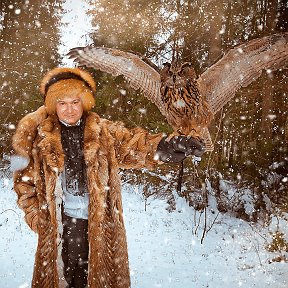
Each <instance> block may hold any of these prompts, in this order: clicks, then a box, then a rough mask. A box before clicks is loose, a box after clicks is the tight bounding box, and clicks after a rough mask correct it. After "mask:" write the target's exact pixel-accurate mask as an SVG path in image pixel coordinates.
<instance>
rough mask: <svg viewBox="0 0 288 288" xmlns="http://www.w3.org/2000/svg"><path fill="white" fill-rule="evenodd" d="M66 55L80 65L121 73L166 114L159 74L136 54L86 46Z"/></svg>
mask: <svg viewBox="0 0 288 288" xmlns="http://www.w3.org/2000/svg"><path fill="white" fill-rule="evenodd" d="M68 56H69V58H71V59H74V62H77V63H79V64H80V65H81V66H86V67H91V68H94V69H98V70H100V71H103V72H107V73H110V74H112V75H113V76H119V75H122V76H123V77H124V78H125V79H126V80H127V81H128V82H129V84H130V86H131V87H132V88H133V89H135V90H138V89H140V91H141V92H142V93H143V94H144V95H145V96H146V97H147V98H148V99H149V100H150V101H152V102H153V103H154V104H155V105H156V106H157V107H158V109H159V110H160V112H161V113H162V114H163V115H164V116H165V117H166V116H167V115H166V111H165V106H164V103H163V101H162V99H161V94H160V86H161V82H160V74H159V73H158V72H157V71H156V70H155V69H154V68H152V67H151V66H149V65H148V64H146V63H145V62H144V61H143V60H142V59H140V58H139V57H138V56H137V55H135V54H133V53H129V52H124V51H120V50H118V49H113V48H104V47H92V46H86V47H76V48H73V49H71V50H70V51H69V53H68Z"/></svg>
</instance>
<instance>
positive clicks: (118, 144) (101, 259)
mask: <svg viewBox="0 0 288 288" xmlns="http://www.w3.org/2000/svg"><path fill="white" fill-rule="evenodd" d="M60 129H61V127H60V125H59V122H58V119H57V117H56V116H48V115H47V113H46V110H45V108H44V107H40V108H39V109H38V110H37V111H35V112H33V113H30V114H28V115H27V116H25V117H24V118H23V119H22V120H21V121H20V122H19V124H18V127H17V130H16V133H15V135H14V136H13V148H14V151H15V154H16V155H19V156H22V157H25V158H26V159H27V160H28V161H27V162H28V163H29V164H28V165H27V166H26V167H25V168H23V169H21V170H18V171H16V172H15V173H14V190H15V191H16V193H17V195H18V205H19V206H20V207H21V208H22V209H23V210H24V213H25V220H26V222H27V224H28V225H29V226H30V228H31V229H32V230H33V231H35V232H36V233H37V234H38V246H37V252H36V256H35V264H34V273H33V280H32V287H41V288H48V287H51V288H56V287H61V286H62V284H63V283H62V282H63V279H64V278H63V271H62V270H61V268H62V267H63V262H61V261H62V259H61V241H60V239H61V228H62V223H61V213H59V211H60V210H61V200H62V191H61V187H60V186H61V185H59V184H58V183H59V174H60V173H61V171H63V168H64V153H63V149H62V145H61V131H60ZM162 137H163V135H162V134H155V135H151V134H148V133H147V132H146V131H145V130H142V129H141V128H135V129H131V130H128V129H126V128H125V127H124V126H123V124H122V123H119V122H110V121H108V120H105V119H101V118H100V117H99V116H98V115H97V114H96V113H93V112H89V113H88V115H87V118H86V125H85V130H84V158H85V163H86V166H87V178H88V190H89V195H90V196H89V197H90V200H89V219H88V239H89V247H90V250H89V251H90V252H89V271H88V287H91V288H93V287H94V288H104V287H105V288H128V287H130V275H129V265H128V253H127V243H126V232H125V227H124V222H123V211H122V210H123V209H122V200H121V187H120V177H119V168H141V167H147V168H149V167H153V166H155V165H156V164H158V163H157V161H156V160H154V153H155V150H156V147H157V145H158V143H159V141H160V140H161V138H162ZM61 263H62V264H61ZM61 279H62V280H61ZM61 281H62V282H61ZM61 283H62V284H61Z"/></svg>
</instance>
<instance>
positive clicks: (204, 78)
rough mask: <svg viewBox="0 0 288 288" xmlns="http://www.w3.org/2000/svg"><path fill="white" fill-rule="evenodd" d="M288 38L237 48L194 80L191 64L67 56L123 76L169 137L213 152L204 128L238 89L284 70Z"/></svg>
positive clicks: (128, 56) (99, 54)
mask: <svg viewBox="0 0 288 288" xmlns="http://www.w3.org/2000/svg"><path fill="white" fill-rule="evenodd" d="M287 42H288V33H287V32H285V33H278V34H274V35H270V36H266V37H262V38H258V39H254V40H251V41H248V42H247V43H244V44H241V45H239V46H236V47H234V48H232V49H230V50H229V51H228V53H226V54H225V55H224V56H223V57H222V58H221V59H220V60H219V61H218V62H216V63H215V64H213V65H212V66H211V67H210V68H208V69H207V70H206V71H205V72H204V73H202V74H201V75H200V76H199V77H198V78H197V77H196V74H195V72H194V69H193V67H192V65H191V63H184V64H183V65H181V66H177V65H174V63H172V64H169V63H165V64H164V65H163V68H162V69H161V70H160V69H158V67H156V66H155V65H154V64H153V63H151V61H150V60H148V61H147V59H145V58H144V57H141V56H139V55H136V54H134V53H130V52H124V51H121V50H118V49H113V48H103V47H92V46H86V47H76V48H73V49H71V50H70V52H69V53H68V56H69V57H70V58H72V59H74V61H75V62H77V63H79V65H80V66H86V67H91V68H94V69H98V70H101V71H103V72H107V73H110V74H112V75H113V76H118V75H122V76H124V78H125V79H126V80H127V81H128V82H129V83H130V86H131V87H132V88H133V89H136V90H138V89H139V90H140V91H141V92H142V93H143V94H144V95H145V96H146V97H147V98H148V99H150V100H151V101H152V102H153V103H155V105H156V106H157V107H158V109H159V110H160V112H161V113H162V114H163V115H164V116H165V117H166V119H167V122H168V123H169V124H170V125H171V126H172V128H173V129H174V133H173V134H177V135H179V134H181V135H192V136H194V137H200V138H202V139H203V140H204V142H205V150H206V151H212V150H213V144H212V141H211V137H210V133H209V130H208V126H209V124H210V122H211V120H212V119H213V116H214V115H215V114H216V113H217V112H218V111H219V110H220V109H221V108H222V107H223V106H224V105H225V104H226V103H227V102H228V101H229V100H231V99H232V98H233V97H234V96H235V93H236V91H237V90H238V89H240V88H241V87H246V86H248V85H249V84H250V83H251V82H252V81H254V80H256V79H257V78H258V77H259V76H260V75H261V73H262V71H263V70H265V69H266V70H268V69H269V70H271V71H272V70H276V69H280V68H283V69H284V68H287V67H288V45H287Z"/></svg>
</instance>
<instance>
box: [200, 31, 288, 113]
mask: <svg viewBox="0 0 288 288" xmlns="http://www.w3.org/2000/svg"><path fill="white" fill-rule="evenodd" d="M287 42H288V33H287V32H285V33H278V34H274V35H271V36H266V37H263V38H259V39H255V40H251V41H249V42H248V43H245V44H242V45H239V46H237V47H235V48H233V49H231V50H229V52H228V53H227V54H226V55H225V56H223V57H222V58H221V59H220V60H219V61H218V62H216V63H215V64H214V65H212V66H211V67H210V68H208V70H206V71H205V72H204V73H203V74H202V75H201V76H200V77H199V79H198V84H199V88H200V92H201V93H202V95H204V96H205V97H206V100H207V102H208V103H209V105H210V108H211V111H212V113H213V114H215V113H216V112H217V111H219V110H220V109H221V108H222V107H223V106H224V105H225V104H226V103H227V102H228V101H229V100H231V99H232V98H233V97H234V96H235V93H236V91H237V90H238V89H240V88H241V87H246V86H248V85H249V84H250V83H251V82H253V81H255V80H256V79H257V78H258V77H260V75H261V73H262V71H263V70H268V69H269V70H271V71H272V70H276V69H281V68H282V69H285V68H288V43H287ZM269 70H268V71H269Z"/></svg>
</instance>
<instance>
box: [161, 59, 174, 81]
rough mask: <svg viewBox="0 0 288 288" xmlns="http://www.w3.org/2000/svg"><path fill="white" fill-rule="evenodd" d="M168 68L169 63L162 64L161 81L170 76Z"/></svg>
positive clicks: (169, 66)
mask: <svg viewBox="0 0 288 288" xmlns="http://www.w3.org/2000/svg"><path fill="white" fill-rule="evenodd" d="M170 68H171V63H169V62H165V63H163V68H162V69H161V71H160V76H161V79H162V81H163V79H165V78H167V77H169V76H171V75H172V71H171V70H170Z"/></svg>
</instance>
